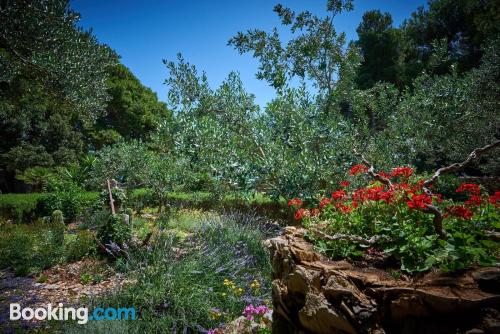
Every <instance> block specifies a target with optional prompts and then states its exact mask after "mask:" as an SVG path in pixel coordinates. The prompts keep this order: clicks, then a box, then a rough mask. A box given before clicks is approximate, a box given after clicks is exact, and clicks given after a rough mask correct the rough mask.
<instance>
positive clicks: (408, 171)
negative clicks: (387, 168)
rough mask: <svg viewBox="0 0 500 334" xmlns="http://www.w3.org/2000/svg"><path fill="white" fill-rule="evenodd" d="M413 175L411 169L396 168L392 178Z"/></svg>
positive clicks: (393, 170)
mask: <svg viewBox="0 0 500 334" xmlns="http://www.w3.org/2000/svg"><path fill="white" fill-rule="evenodd" d="M412 174H413V169H412V168H410V167H396V168H393V169H392V172H391V176H393V177H398V176H404V177H407V178H408V177H410V176H412Z"/></svg>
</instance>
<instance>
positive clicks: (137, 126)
mask: <svg viewBox="0 0 500 334" xmlns="http://www.w3.org/2000/svg"><path fill="white" fill-rule="evenodd" d="M108 72H109V78H108V81H107V92H108V94H109V95H110V97H111V99H110V100H109V101H108V103H107V106H106V114H105V115H104V116H101V117H100V118H98V119H97V122H96V124H95V125H94V126H93V127H92V128H90V129H89V130H88V133H89V137H90V142H91V143H92V145H93V147H95V148H97V149H100V148H101V147H103V146H105V145H112V144H115V143H117V142H119V141H120V140H121V139H126V140H129V139H141V140H147V139H149V137H150V135H151V134H152V133H153V132H154V131H155V130H156V129H157V128H158V126H159V122H160V121H162V122H168V123H170V120H171V117H172V115H171V112H170V111H169V110H168V109H167V107H166V105H165V103H163V102H159V101H158V98H157V96H156V94H155V93H154V92H153V91H151V89H149V88H147V87H144V86H143V85H142V84H141V83H140V81H139V80H138V79H137V78H136V77H135V76H134V75H133V74H132V72H130V70H129V69H128V68H126V67H125V66H123V65H121V64H118V65H116V66H113V67H110V68H109V70H108Z"/></svg>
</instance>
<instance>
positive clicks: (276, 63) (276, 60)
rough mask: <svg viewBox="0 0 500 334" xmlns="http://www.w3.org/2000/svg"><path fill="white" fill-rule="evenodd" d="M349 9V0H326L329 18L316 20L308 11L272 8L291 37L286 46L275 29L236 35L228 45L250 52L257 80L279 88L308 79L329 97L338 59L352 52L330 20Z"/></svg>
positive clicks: (336, 72) (339, 60) (243, 51)
mask: <svg viewBox="0 0 500 334" xmlns="http://www.w3.org/2000/svg"><path fill="white" fill-rule="evenodd" d="M351 9H352V2H351V1H345V2H344V1H328V4H327V10H328V11H329V13H330V15H329V16H326V17H324V18H320V17H318V16H316V15H313V14H312V13H310V12H308V11H304V12H300V13H295V12H294V11H292V10H291V9H289V8H285V7H283V6H282V5H276V6H275V7H274V11H275V12H276V13H277V14H278V16H279V17H280V19H281V23H282V24H283V25H285V26H289V27H290V31H291V33H292V35H293V36H294V38H292V39H290V40H289V41H288V43H287V44H286V45H283V43H282V42H281V40H280V37H279V34H278V31H277V29H274V30H273V31H272V33H266V32H265V31H262V30H257V29H255V30H249V31H247V32H246V33H242V32H238V33H237V35H236V36H234V37H233V38H231V39H230V40H229V42H228V44H229V45H233V46H234V47H235V48H236V49H237V50H238V51H239V52H240V53H241V54H243V53H247V52H253V56H254V58H258V59H259V61H260V66H259V71H258V72H257V78H259V79H263V80H266V81H267V82H268V83H269V84H270V85H271V86H273V87H274V88H276V89H278V90H280V89H283V88H284V87H286V85H287V84H288V81H289V80H290V79H291V78H292V77H294V76H297V77H299V78H300V79H309V80H311V81H312V83H313V85H314V86H315V87H316V88H318V89H319V91H320V92H321V93H324V94H325V95H326V96H329V95H330V93H331V92H332V91H333V89H334V85H335V80H336V76H337V74H338V72H339V68H340V67H341V66H342V60H343V59H345V58H346V54H347V53H349V52H353V50H351V49H348V50H345V48H344V45H345V34H344V33H340V34H338V33H337V31H336V30H335V27H334V25H333V19H334V17H335V15H337V14H338V13H340V12H342V11H343V10H351Z"/></svg>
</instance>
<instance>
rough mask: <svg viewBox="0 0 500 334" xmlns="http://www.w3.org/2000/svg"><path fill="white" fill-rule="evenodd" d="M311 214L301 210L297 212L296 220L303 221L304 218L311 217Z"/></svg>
mask: <svg viewBox="0 0 500 334" xmlns="http://www.w3.org/2000/svg"><path fill="white" fill-rule="evenodd" d="M310 216H311V212H309V210H307V209H304V208H301V209H298V210H297V212H295V220H301V219H302V218H303V217H310Z"/></svg>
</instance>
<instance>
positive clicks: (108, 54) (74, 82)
mask: <svg viewBox="0 0 500 334" xmlns="http://www.w3.org/2000/svg"><path fill="white" fill-rule="evenodd" d="M78 20H79V14H78V13H76V12H74V11H72V10H71V9H69V2H68V1H67V0H57V1H46V0H37V1H28V2H27V1H15V2H6V3H3V4H2V7H1V8H0V22H1V23H0V24H1V26H0V31H1V36H0V37H1V44H0V50H1V52H0V57H1V58H0V66H1V67H0V72H1V73H2V77H1V78H0V80H1V81H3V82H12V80H14V78H16V77H18V76H19V75H21V76H27V77H29V78H30V79H32V80H35V81H37V82H39V83H41V84H42V85H43V87H44V89H45V90H46V91H49V92H50V93H52V94H55V95H56V96H57V97H58V98H63V99H65V101H67V102H71V104H72V107H73V108H75V109H76V111H78V113H79V116H80V117H81V119H82V120H85V121H92V120H93V119H95V118H96V114H98V113H99V111H102V110H103V109H104V105H105V102H106V99H107V93H106V83H105V80H104V79H105V78H106V73H105V70H106V67H107V66H108V65H111V64H115V63H116V61H117V57H116V54H115V53H114V52H113V51H112V50H111V49H109V48H108V47H107V46H105V45H101V44H99V43H98V42H97V40H96V38H95V37H94V36H93V35H92V34H91V33H90V32H85V31H83V30H82V29H81V28H80V27H78V26H77V22H78Z"/></svg>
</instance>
